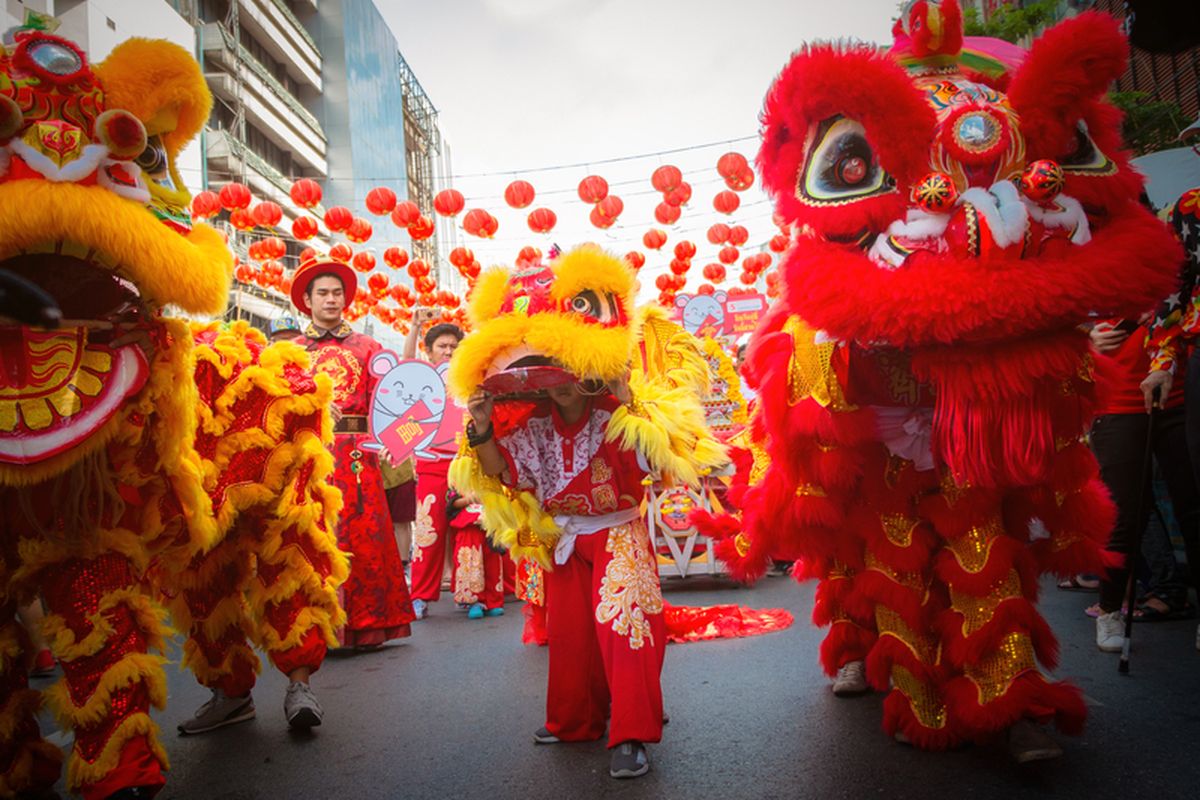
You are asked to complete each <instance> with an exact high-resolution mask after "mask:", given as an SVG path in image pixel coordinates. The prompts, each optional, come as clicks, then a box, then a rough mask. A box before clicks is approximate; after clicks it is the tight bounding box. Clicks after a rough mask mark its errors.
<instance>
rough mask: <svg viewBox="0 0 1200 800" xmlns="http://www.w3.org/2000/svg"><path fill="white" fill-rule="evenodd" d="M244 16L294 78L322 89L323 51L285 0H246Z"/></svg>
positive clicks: (258, 36) (256, 35)
mask: <svg viewBox="0 0 1200 800" xmlns="http://www.w3.org/2000/svg"><path fill="white" fill-rule="evenodd" d="M240 20H241V24H242V25H244V26H245V27H246V28H247V29H248V30H249V31H250V33H251V34H253V35H254V38H255V39H257V40H258V41H259V42H261V43H262V45H263V46H264V47H266V48H267V50H269V51H271V54H272V55H273V56H275V58H277V59H279V61H280V62H282V63H283V64H285V65H287V68H288V72H289V73H291V75H292V77H293V78H295V79H296V80H297V81H301V82H304V83H307V84H308V85H310V86H312V88H313V89H315V90H316V91H317V92H320V91H321V90H322V86H321V51H320V49H319V48H318V47H317V42H316V40H315V39H313V37H312V35H311V34H309V32H308V31H307V30H305V29H304V26H303V25H301V24H300V20H298V19H296V16H295V15H294V14H293V13H292V12H291V10H290V9H288V7H287V5H286V4H285V3H284V2H283V0H243V2H242V4H241V7H240Z"/></svg>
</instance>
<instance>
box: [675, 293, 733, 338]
mask: <svg viewBox="0 0 1200 800" xmlns="http://www.w3.org/2000/svg"><path fill="white" fill-rule="evenodd" d="M725 297H726V295H725V292H714V293H713V294H711V295H706V294H697V295H693V296H691V297H688V296H687V295H680V296H679V297H676V298H675V305H676V306H678V307H679V308H681V309H682V312H680V316H681V319H682V323H683V329H684V330H685V331H687V332H688V333H690V334H692V335H693V336H698V337H700V338H701V339H703V338H704V337H705V336H718V335H720V334H721V333H724V329H725Z"/></svg>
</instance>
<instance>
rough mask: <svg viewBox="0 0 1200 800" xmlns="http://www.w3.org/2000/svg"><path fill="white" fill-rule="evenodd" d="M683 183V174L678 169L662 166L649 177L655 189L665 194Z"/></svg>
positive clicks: (669, 165) (666, 165)
mask: <svg viewBox="0 0 1200 800" xmlns="http://www.w3.org/2000/svg"><path fill="white" fill-rule="evenodd" d="M682 182H683V173H682V172H680V171H679V167H676V166H673V165H671V164H663V165H662V166H661V167H659V168H658V169H656V170H654V172H653V173H652V174H651V175H650V183H651V185H652V186H654V188H655V189H657V190H658V191H660V192H662V193H663V194H666V193H667V192H669V191H671V190H672V189H674V188H676V187H677V186H679V184H680V183H682Z"/></svg>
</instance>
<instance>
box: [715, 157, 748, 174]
mask: <svg viewBox="0 0 1200 800" xmlns="http://www.w3.org/2000/svg"><path fill="white" fill-rule="evenodd" d="M748 169H750V163H749V162H748V161H746V157H745V156H744V155H742V154H741V153H726V154H725V155H723V156H721V157H720V158H718V159H717V174H718V175H720V176H721V177H722V178H729V177H730V176H732V175H738V174H740V173H742V172H745V171H746V170H748Z"/></svg>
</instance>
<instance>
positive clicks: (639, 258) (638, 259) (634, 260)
mask: <svg viewBox="0 0 1200 800" xmlns="http://www.w3.org/2000/svg"><path fill="white" fill-rule="evenodd" d="M625 262H626V263H627V264H629V266H631V267H633V268H634V269H635V270H636V269H641V268H642V267H644V266H645V265H646V257H645V256H644V255H642V254H641V253H639V252H638V251H637V250H630V251H629V252H628V253H626V254H625Z"/></svg>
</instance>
